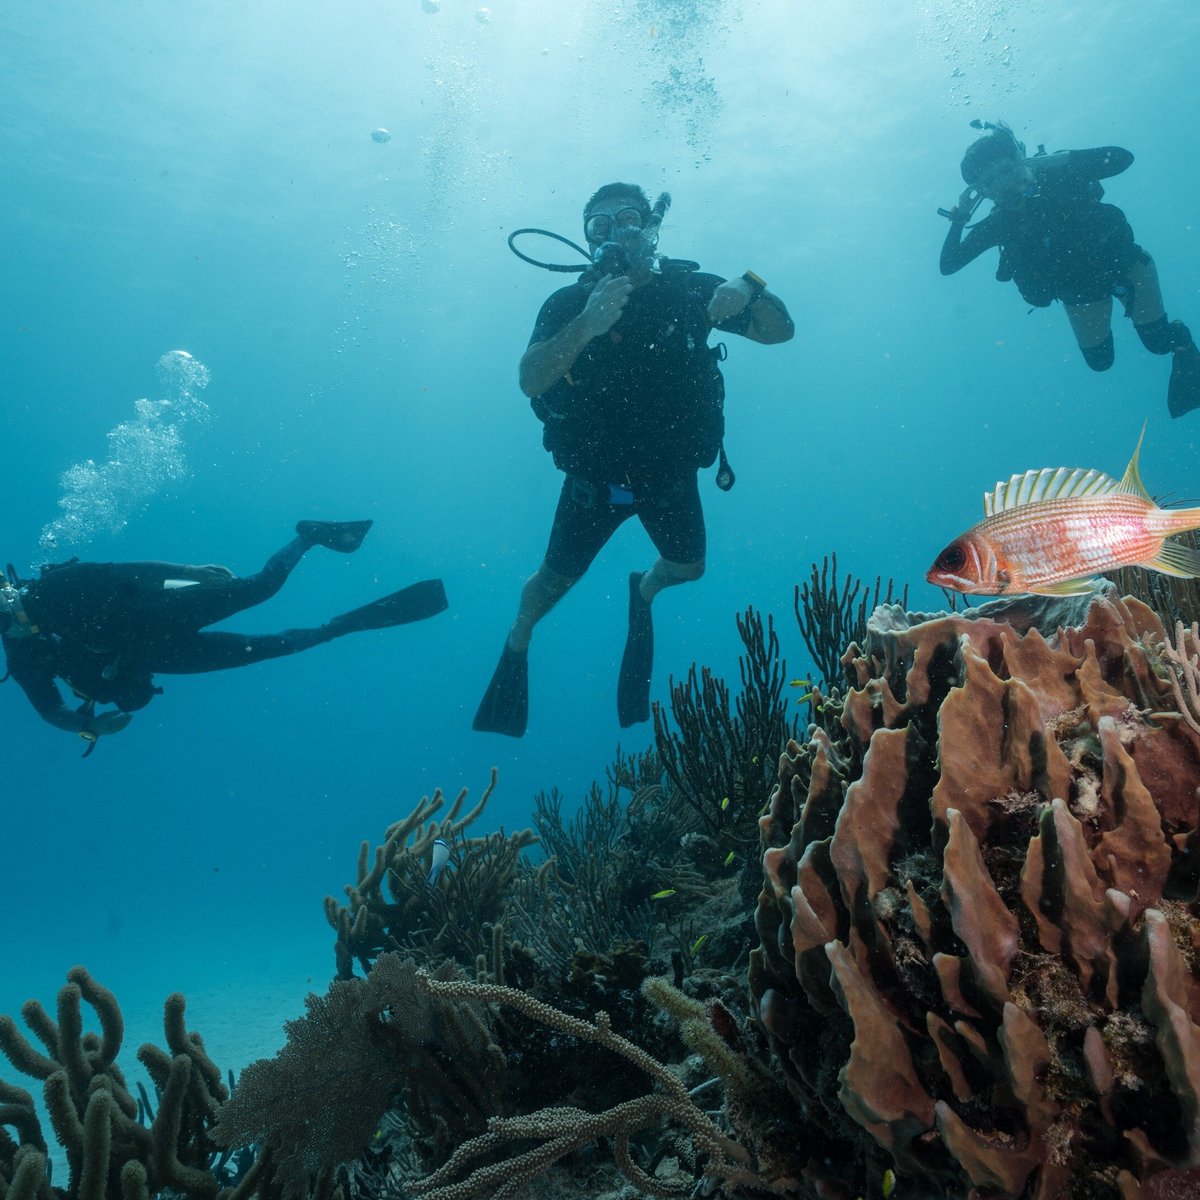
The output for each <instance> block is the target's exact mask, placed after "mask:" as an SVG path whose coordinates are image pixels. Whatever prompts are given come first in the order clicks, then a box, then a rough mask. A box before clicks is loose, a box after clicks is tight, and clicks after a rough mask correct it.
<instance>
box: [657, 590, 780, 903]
mask: <svg viewBox="0 0 1200 1200" xmlns="http://www.w3.org/2000/svg"><path fill="white" fill-rule="evenodd" d="M737 628H738V635H739V636H740V637H741V640H742V645H743V646H744V647H745V653H744V654H742V655H741V656H740V657H739V659H738V671H739V674H740V676H741V683H742V686H741V689H740V691H738V692H737V693H736V694H733V693H731V690H730V688H729V685H728V684H726V683H725V681H724V680H722V679H720V678H718V677H717V676H715V675H713V673H712V672H711V671H710V670H709V669H708V668H707V667H698V666H697V665H696V664H693V665H692V668H691V670H690V671H689V672H688V675H687V678H686V679H684V680H683V681H682V682H680V683H676V681H675V680H674V679H673V678H672V679H671V681H670V690H671V702H670V711H669V713H668V710H667V709H666V708H664V707H663V706H662V705H660V704H657V703H656V704H655V705H654V741H655V746H656V748H657V751H658V758H659V761H660V762H661V764H662V769H663V771H664V772H665V774H666V776H667V778H668V779H669V781H670V783H671V784H672V785H673V788H674V791H675V794H676V796H677V797H678V799H679V800H682V801H683V803H684V804H686V805H687V806H688V807H689V808H690V809H691V810H692V813H693V819H694V821H695V822H696V823H697V824H698V828H697V829H696V830H695V832H689V834H688V842H687V847H688V850H689V854H690V857H691V859H692V862H693V865H694V866H695V868H696V869H697V870H698V871H699V873H700V874H701V876H702V877H704V878H706V879H712V878H719V877H722V876H727V875H728V874H729V870H730V868H731V867H735V868H736V869H737V870H738V871H745V872H746V879H747V889H746V893H745V894H746V900H747V903H748V904H749V903H751V902H753V899H754V896H755V895H756V894H757V891H758V817H759V815H760V814H761V812H762V811H763V808H764V807H765V804H766V801H767V798H768V797H769V796H770V794H771V788H772V787H773V785H774V782H775V770H776V763H777V762H778V759H779V754H780V752H781V751H782V750H783V747H784V746H785V745H787V742H788V740H789V739H790V738H792V737H794V736H795V735H796V733H797V728H798V726H797V720H796V718H795V717H794V716H793V715H792V714H791V713H790V712H789V703H788V700H787V698H786V697H785V695H784V686H785V685H784V680H785V678H786V675H787V664H786V662H785V661H784V660H783V658H782V656H781V653H780V645H779V637H778V635H777V634H776V632H775V624H774V621H773V620H772V619H771V618H769V617H768V618H767V621H766V623H765V624H764V622H763V619H762V615H761V614H760V613H758V612H756V611H755V610H754V609H752V608H751V609H747V610H746V612H745V613H744V614H742V615H740V616H738V618H737ZM731 695H732V700H731Z"/></svg>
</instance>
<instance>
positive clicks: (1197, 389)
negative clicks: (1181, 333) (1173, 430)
mask: <svg viewBox="0 0 1200 1200" xmlns="http://www.w3.org/2000/svg"><path fill="white" fill-rule="evenodd" d="M1171 359H1172V362H1171V382H1170V383H1169V384H1168V385H1167V410H1168V411H1169V412H1170V414H1171V416H1173V417H1182V416H1183V414H1184V413H1189V412H1191V411H1192V409H1193V408H1197V407H1200V350H1197V349H1196V343H1195V342H1193V341H1192V340H1191V339H1190V338H1189V339H1188V343H1187V345H1186V346H1180V347H1179V348H1178V349H1177V350H1176V351H1174V353H1173V354H1172V355H1171Z"/></svg>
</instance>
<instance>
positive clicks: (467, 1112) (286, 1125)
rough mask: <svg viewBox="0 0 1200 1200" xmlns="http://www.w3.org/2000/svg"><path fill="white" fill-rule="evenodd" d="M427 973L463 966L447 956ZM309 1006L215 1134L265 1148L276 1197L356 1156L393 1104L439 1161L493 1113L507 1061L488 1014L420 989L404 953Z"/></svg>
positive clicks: (233, 1143) (448, 978)
mask: <svg viewBox="0 0 1200 1200" xmlns="http://www.w3.org/2000/svg"><path fill="white" fill-rule="evenodd" d="M434 978H435V979H436V980H437V982H438V983H439V984H447V985H448V984H450V983H452V982H455V981H458V980H461V979H462V972H461V971H459V970H457V969H456V968H455V967H453V966H452V965H451V964H449V963H445V964H443V965H442V967H440V968H439V969H438V971H437V972H435V975H434ZM306 1007H307V1010H308V1011H307V1013H306V1014H305V1015H304V1016H303V1017H300V1018H297V1019H296V1020H294V1021H289V1022H287V1024H286V1026H285V1030H286V1033H287V1043H286V1045H285V1046H284V1047H283V1049H282V1050H281V1051H280V1052H279V1053H278V1054H277V1055H276V1056H275V1057H274V1058H273V1059H262V1060H259V1061H258V1062H255V1063H252V1064H251V1065H250V1066H248V1067H247V1068H246V1069H245V1070H244V1071H243V1072H242V1075H241V1078H240V1080H239V1082H238V1087H237V1089H236V1091H235V1092H234V1094H233V1096H232V1097H231V1098H230V1100H229V1102H228V1103H227V1104H226V1105H225V1106H224V1107H223V1108H222V1109H221V1112H220V1115H219V1117H218V1119H217V1122H216V1125H215V1127H214V1130H213V1136H214V1138H215V1139H216V1141H217V1142H218V1144H220V1145H223V1146H226V1147H228V1148H230V1149H233V1148H236V1147H239V1146H246V1145H251V1144H255V1145H258V1146H261V1147H265V1148H266V1149H267V1150H268V1151H269V1152H270V1158H271V1162H272V1183H273V1185H274V1187H275V1188H276V1189H278V1191H279V1194H280V1195H281V1196H282V1197H283V1200H292V1198H295V1197H299V1198H302V1197H305V1196H307V1195H308V1194H309V1192H310V1189H313V1188H314V1187H318V1186H319V1185H318V1181H320V1180H323V1179H328V1178H331V1177H333V1175H334V1173H335V1171H336V1170H337V1168H339V1167H342V1166H344V1165H346V1164H350V1163H353V1162H354V1161H355V1160H356V1159H358V1158H359V1156H360V1155H361V1154H362V1153H363V1151H364V1150H365V1149H366V1148H367V1147H369V1146H370V1145H371V1144H372V1141H373V1139H374V1135H375V1133H376V1131H377V1130H378V1129H379V1127H380V1124H381V1122H382V1121H383V1118H384V1114H385V1113H386V1112H387V1111H388V1110H389V1109H390V1108H391V1107H392V1106H393V1105H395V1104H397V1103H399V1104H401V1105H402V1106H403V1108H404V1110H405V1113H406V1116H407V1128H408V1132H409V1133H410V1135H411V1137H412V1138H413V1139H414V1140H415V1141H416V1142H417V1143H418V1145H419V1147H420V1149H421V1150H422V1151H423V1153H426V1154H430V1155H436V1156H439V1157H445V1156H446V1155H448V1154H449V1153H450V1152H451V1151H452V1150H453V1149H454V1148H455V1147H456V1146H458V1145H459V1144H460V1143H461V1142H463V1141H465V1140H466V1139H468V1138H470V1137H473V1136H476V1135H478V1134H481V1133H482V1132H483V1130H484V1128H485V1125H486V1122H487V1120H488V1118H489V1117H491V1116H493V1115H494V1114H495V1113H496V1112H497V1111H499V1108H500V1100H499V1096H500V1093H501V1090H502V1087H503V1081H504V1076H505V1061H504V1055H503V1053H502V1052H501V1051H500V1049H499V1048H498V1047H497V1046H496V1045H495V1043H494V1042H493V1040H492V1033H491V1021H490V1018H489V1014H488V1012H487V1011H486V1009H485V1008H484V1006H483V1005H482V1003H479V1002H473V1001H472V1000H470V999H469V998H467V999H462V998H456V999H454V1000H446V999H443V998H442V997H440V996H439V995H438V994H437V993H436V992H435V991H434V990H433V989H431V988H419V987H418V986H417V968H416V966H415V964H414V963H413V962H412V960H411V959H405V958H402V957H401V956H400V955H399V954H392V953H385V954H381V955H379V956H378V958H376V960H375V963H374V965H373V966H372V968H371V970H370V972H369V974H368V975H367V977H366V979H357V978H356V979H350V980H335V981H334V982H333V983H332V984H331V985H330V987H329V991H328V992H327V993H326V995H324V996H317V995H309V996H308V997H307V1000H306Z"/></svg>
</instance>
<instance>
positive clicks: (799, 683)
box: [788, 679, 812, 687]
mask: <svg viewBox="0 0 1200 1200" xmlns="http://www.w3.org/2000/svg"><path fill="white" fill-rule="evenodd" d="M811 686H812V680H811V679H789V680H788V687H811Z"/></svg>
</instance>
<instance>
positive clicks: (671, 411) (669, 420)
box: [474, 183, 794, 737]
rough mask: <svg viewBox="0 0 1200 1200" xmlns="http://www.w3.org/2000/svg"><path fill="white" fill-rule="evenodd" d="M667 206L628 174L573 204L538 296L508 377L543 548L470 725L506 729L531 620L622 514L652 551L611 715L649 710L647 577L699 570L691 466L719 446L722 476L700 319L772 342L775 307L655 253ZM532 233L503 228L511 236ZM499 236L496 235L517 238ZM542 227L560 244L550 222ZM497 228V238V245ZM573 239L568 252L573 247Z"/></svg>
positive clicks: (553, 600) (520, 707)
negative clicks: (548, 512)
mask: <svg viewBox="0 0 1200 1200" xmlns="http://www.w3.org/2000/svg"><path fill="white" fill-rule="evenodd" d="M669 205H670V197H669V196H667V195H666V194H665V193H664V195H662V196H661V197H659V200H658V202H657V203H656V204H654V205H653V206H651V204H650V201H649V199H648V198H647V196H646V194H645V192H644V191H643V190H642V189H641V188H640V187H637V186H635V185H633V184H628V183H610V184H606V185H605V186H604V187H602V188H600V189H599V191H597V192H596V193H595V195H593V196H592V197H591V199H590V200H588V202H587V204H586V205H585V206H584V211H583V222H584V236H585V237H586V239H587V245H588V248H587V251H586V255H587V258H588V262H587V264H586V265H585V266H583V267H566V266H562V267H560V266H554V265H551V264H547V263H536V260H534V259H530V258H528V256H526V255H523V254H520V251H516V248H515V246H513V249H514V251H515V252H516V253H518V254H519V255H520V257H522V258H525V259H526V261H529V262H535V263H536V265H538V266H546V267H549V269H551V270H563V271H569V270H575V271H582V272H583V273H582V275H581V277H580V279H579V281H578V282H577V283H574V284H572V285H571V286H569V287H565V288H562V289H560V290H559V291H557V292H555V293H554V294H553V295H552V296H551V297H550V298H549V299H548V300H547V301H546V302H545V304H543V305H542V309H541V312H540V313H539V314H538V318H537V323H536V324H535V326H534V329H533V334H532V336H531V337H530V339H529V346H528V348H527V349H526V351H525V354H524V356H523V357H522V359H521V364H520V386H521V390H522V392H524V393H525V395H526V396H528V397H529V398H530V400H531V402H532V405H533V410H534V412H535V413H536V414H537V416H538V417H539V418H540V420H541V421H542V423H543V425H544V435H543V442H544V445H545V447H546V449H547V450H549V451H550V453H551V454H552V455H553V457H554V463H555V466H557V467H558V468H559V470H561V471H562V472H563V473H564V474H565V476H566V478H565V479H564V481H563V486H562V491H561V493H560V496H559V501H558V507H557V510H556V512H555V515H554V523H553V526H552V528H551V531H550V539H549V547H548V549H547V551H546V556H545V558H544V560H543V561H542V563H541V565H540V566H539V567H538V569H537V571H536V572H535V573H534V574H533V575H532V576H531V577H530V579H529V580H528V581H527V582H526V584H525V587H524V590H523V591H522V593H521V601H520V606H519V609H518V612H517V616H516V620H515V621H514V622H513V625H512V627H511V629H510V630H509V633H508V636H507V638H506V639H505V643H504V648H503V651H502V652H501V656H500V661H499V663H498V665H497V667H496V670H495V673H494V675H493V676H492V680H491V682H490V683H489V685H488V688H487V691H486V693H485V694H484V697H483V700H482V702H481V703H480V705H479V710H478V712H477V713H476V715H475V721H474V727H475V729H477V730H481V731H485V732H490V733H504V734H508V735H509V736H511V737H521V736H522V735H523V734H524V732H525V728H526V723H527V719H528V704H529V675H528V649H529V642H530V638H531V637H532V635H533V629H534V626H535V625H536V624H537V623H538V622H539V621H540V620H541V619H542V618H543V617H544V616H545V615H546V614H547V613H549V612H550V610H551V609H552V608H553V607H554V606H555V605H556V604H557V603H558V602H559V600H561V599H562V597H563V596H564V595H566V593H567V592H568V591H569V590H570V589H571V588H572V587H573V586H574V584H575V583H576V582H577V581H578V580H579V579H580V578H581V577H582V576H583V574H584V573H585V572H586V571H587V569H588V567H589V566H590V565H591V564H592V562H593V560H594V559H595V557H596V555H597V554H598V553H599V552H600V550H601V549H602V548H603V547H604V545H605V543H607V542H608V540H609V538H611V537H612V535H613V534H614V533H615V532H616V530H617V529H618V528H619V527H620V525H621V524H622V523H623V522H624V521H626V520H628V519H629V518H630V517H634V516H636V517H637V518H638V520H639V521H641V523H642V526H643V527H644V528H645V530H646V532H647V533H648V534H649V535H650V538H651V541H652V542H653V543H654V546H655V549H656V550H657V551H658V555H659V557H658V559H657V561H656V562H655V563H654V565H653V566H652V567H651V568H650V569H649V570H648V571H645V572H635V573H633V574H632V575H630V577H629V625H628V632H627V636H626V642H625V651H624V655H623V657H622V661H621V671H620V677H619V680H618V686H617V716H618V719H619V721H620V723H621V725H622V726H623V727H625V726H629V725H634V724H637V723H639V722H641V721H646V720H649V717H650V676H651V670H652V667H653V652H654V634H653V626H652V622H651V616H650V606H651V602H652V601H653V600H654V597H655V596H656V595H657V594H658V593H659V592H660V591H662V590H663V588H667V587H672V586H674V585H676V584H681V583H686V582H688V581H690V580H694V579H699V578H700V576H701V575H702V574H703V572H704V563H705V549H706V535H705V526H704V515H703V512H702V510H701V505H700V493H699V490H698V488H697V480H696V474H697V471H698V470H699V469H700V468H701V467H706V466H710V465H711V464H712V463H713V462H714V461H716V460H717V459H718V457H719V458H720V468H719V471H718V475H717V485H718V487H721V488H723V489H725V490H727V489H728V488H729V487H731V486H732V484H733V473H732V471H730V469H729V465H728V462H727V461H726V459H725V456H724V452H723V449H722V437H723V434H724V394H725V393H724V382H723V380H722V377H721V372H720V368H719V366H718V364H719V362H720V360H721V359H722V358H723V357H724V347H723V346H720V345H718V346H715V347H710V346H709V345H708V338H709V335H710V333H711V332H712V330H713V329H718V330H721V331H723V332H726V333H736V334H739V335H741V336H743V337H747V338H750V339H751V340H752V341H756V342H761V343H764V344H771V343H776V342H785V341H787V340H788V339H789V338H790V337H791V336H792V334H793V332H794V330H793V325H792V320H791V317H790V316H789V315H788V312H787V309H786V308H785V307H784V305H783V302H782V301H781V300H779V299H778V297H776V296H774V295H772V294H771V293H770V292H768V291H767V288H766V284H765V283H764V282H763V280H762V279H760V278H759V277H758V276H757V275H755V274H754V273H753V272H751V271H747V272H746V273H745V274H744V275H742V276H741V277H740V278H738V279H733V280H728V281H727V280H724V279H722V278H721V277H720V276H719V275H711V274H707V273H705V272H702V271H700V270H699V269H698V266H697V264H696V263H692V262H684V261H681V260H672V259H667V258H663V257H660V256H659V255H658V254H657V253H656V250H657V244H658V232H659V226H660V225H661V223H662V220H663V217H664V216H665V214H666V212H667V208H668V207H669ZM527 232H533V233H539V234H544V233H546V231H545V230H518V231H517V234H520V233H527ZM517 234H514V235H512V237H515V236H517ZM549 236H551V237H555V238H557V240H559V241H561V242H564V243H566V244H567V245H571V246H574V243H571V242H569V241H567V239H566V238H562V237H559V235H557V234H550V235H549ZM512 237H510V239H509V244H510V246H511V245H512ZM575 249H579V250H580V251H581V253H584V251H582V248H580V247H575Z"/></svg>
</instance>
